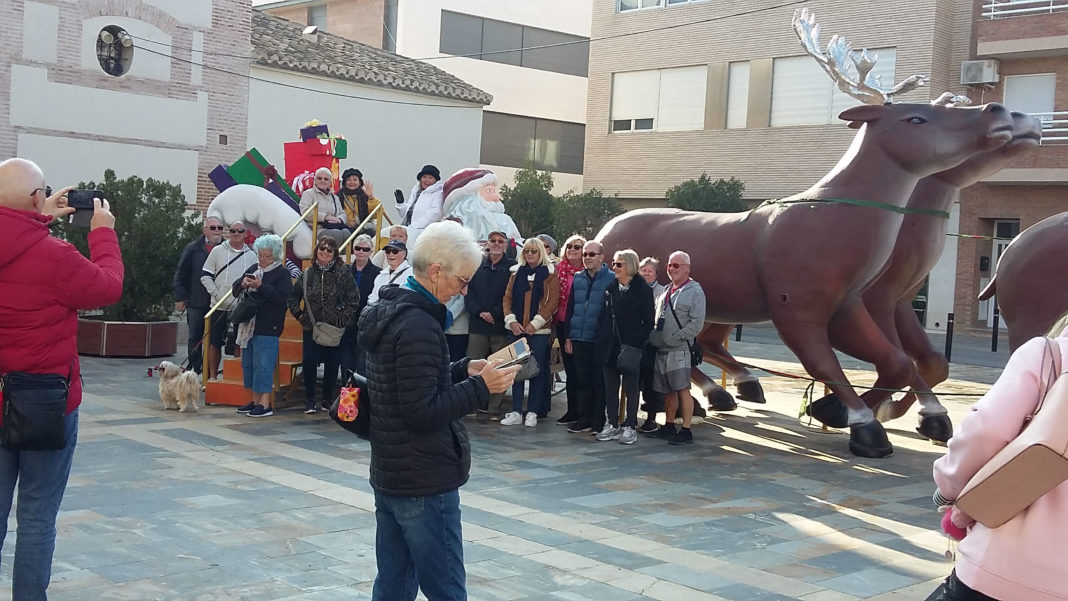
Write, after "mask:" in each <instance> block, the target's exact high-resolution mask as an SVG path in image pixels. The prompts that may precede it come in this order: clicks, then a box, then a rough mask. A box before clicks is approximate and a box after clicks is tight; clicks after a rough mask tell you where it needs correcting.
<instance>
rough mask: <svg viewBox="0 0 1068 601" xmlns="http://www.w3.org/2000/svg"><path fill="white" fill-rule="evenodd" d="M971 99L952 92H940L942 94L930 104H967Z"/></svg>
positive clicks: (950, 105) (952, 105) (949, 105)
mask: <svg viewBox="0 0 1068 601" xmlns="http://www.w3.org/2000/svg"><path fill="white" fill-rule="evenodd" d="M971 103H972V99H971V98H968V97H967V96H961V95H960V94H954V93H953V92H942V95H941V96H939V97H938V98H935V99H934V100H932V101H931V106H948V107H955V106H968V105H969V104H971Z"/></svg>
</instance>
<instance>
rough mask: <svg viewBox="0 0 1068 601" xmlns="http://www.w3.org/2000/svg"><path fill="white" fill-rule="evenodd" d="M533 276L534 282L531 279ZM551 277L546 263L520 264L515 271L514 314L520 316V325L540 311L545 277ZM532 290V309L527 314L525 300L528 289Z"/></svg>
mask: <svg viewBox="0 0 1068 601" xmlns="http://www.w3.org/2000/svg"><path fill="white" fill-rule="evenodd" d="M532 277H533V280H534V281H533V283H531V281H530V279H531V278H532ZM547 277H549V268H548V267H546V266H544V265H538V266H536V267H531V266H530V265H527V264H526V263H524V264H522V265H520V266H519V269H518V270H517V271H516V272H515V283H514V284H512V314H513V315H515V316H516V317H518V318H520V319H519V323H520V325H522V324H524V323H528V322H529V321H530V320H531V319H533V318H534V316H535V315H536V314H537V313H538V305H539V304H540V303H541V297H542V295H543V294H544V284H545V278H547ZM528 290H529V291H530V292H531V294H530V309H529V310H528V311H527V313H528V314H527V315H524V314H523V301H524V300H525V299H526V295H527V291H528Z"/></svg>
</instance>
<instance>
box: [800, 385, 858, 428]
mask: <svg viewBox="0 0 1068 601" xmlns="http://www.w3.org/2000/svg"><path fill="white" fill-rule="evenodd" d="M805 413H807V414H808V415H811V416H812V417H814V418H816V419H818V420H819V421H820V423H822V424H824V425H825V426H829V427H831V428H844V427H846V426H848V425H849V413H848V412H847V411H846V408H845V405H843V404H842V401H839V400H838V396H837V395H836V394H834V393H831V394H829V395H827V396H825V397H823V398H822V399H816V400H815V401H812V402H811V403H809V405H808V407H806V408H805Z"/></svg>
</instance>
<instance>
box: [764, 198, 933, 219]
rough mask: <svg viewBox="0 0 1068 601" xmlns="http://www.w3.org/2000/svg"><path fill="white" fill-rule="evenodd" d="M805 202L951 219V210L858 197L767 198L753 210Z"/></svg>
mask: <svg viewBox="0 0 1068 601" xmlns="http://www.w3.org/2000/svg"><path fill="white" fill-rule="evenodd" d="M803 202H832V203H838V204H847V205H853V206H855V207H869V208H873V209H884V210H887V211H893V212H895V213H902V214H909V213H913V214H917V215H931V216H932V217H940V218H942V219H949V211H939V210H937V209H919V208H915V207H899V206H897V205H892V204H890V203H887V202H879V201H876V200H856V199H852V198H797V199H794V200H783V199H778V198H773V199H771V200H765V201H764V202H762V203H760V205H759V206H757V207H756V208H755V209H753V210H754V211H756V210H758V209H761V208H763V207H765V206H773V205H790V204H797V203H803Z"/></svg>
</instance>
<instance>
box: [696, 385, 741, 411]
mask: <svg viewBox="0 0 1068 601" xmlns="http://www.w3.org/2000/svg"><path fill="white" fill-rule="evenodd" d="M705 398H707V399H708V408H709V409H711V410H712V411H734V410H735V409H737V408H738V403H735V402H734V397H732V396H731V393H729V392H727V391H726V390H724V389H722V388H719V387H718V386H717V387H716V389H715V390H713V391H711V392H709V393H708V395H706V397H705ZM694 415H697V408H696V407H694ZM702 417H703V416H702Z"/></svg>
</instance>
